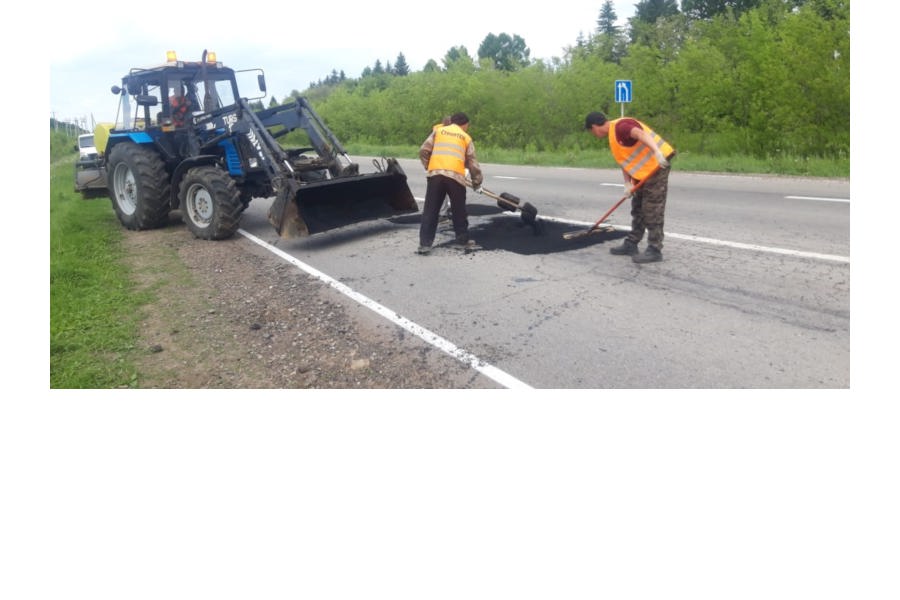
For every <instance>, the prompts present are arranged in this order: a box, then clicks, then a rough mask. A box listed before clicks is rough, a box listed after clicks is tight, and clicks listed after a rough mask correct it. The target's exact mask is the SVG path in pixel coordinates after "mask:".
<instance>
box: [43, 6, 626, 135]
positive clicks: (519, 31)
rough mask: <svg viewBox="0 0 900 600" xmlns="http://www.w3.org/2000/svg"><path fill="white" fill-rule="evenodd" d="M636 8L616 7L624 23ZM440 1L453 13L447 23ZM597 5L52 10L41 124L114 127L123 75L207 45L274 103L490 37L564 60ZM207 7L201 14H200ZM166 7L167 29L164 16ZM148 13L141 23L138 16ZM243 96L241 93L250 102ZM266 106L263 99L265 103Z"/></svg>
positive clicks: (193, 56)
mask: <svg viewBox="0 0 900 600" xmlns="http://www.w3.org/2000/svg"><path fill="white" fill-rule="evenodd" d="M636 2H637V0H626V1H617V2H615V3H614V6H615V9H616V14H617V16H618V17H619V22H620V24H621V25H625V24H626V19H627V18H628V17H630V16H632V15H633V14H634V5H635V4H636ZM438 5H441V6H446V7H447V9H448V10H450V11H452V12H451V14H448V15H447V16H444V15H442V14H441V13H440V9H439V8H438ZM602 5H603V0H564V1H563V2H559V3H557V4H553V3H549V4H536V5H533V6H534V7H533V8H525V7H524V5H523V4H521V3H520V4H515V3H510V2H499V1H492V0H487V1H481V2H476V1H472V0H459V1H457V2H454V3H449V4H445V3H436V4H434V7H432V4H431V3H428V2H422V1H421V0H420V1H418V2H411V1H409V0H394V1H389V2H372V1H367V2H359V1H358V0H353V1H351V2H343V3H342V2H334V3H325V2H316V3H302V2H296V1H294V2H283V1H282V0H275V1H269V2H260V3H247V4H243V3H232V2H227V3H208V4H200V3H185V4H184V8H183V9H180V8H179V3H173V2H170V3H162V4H159V5H156V6H151V5H146V4H128V3H125V4H123V3H121V2H111V1H110V0H96V1H93V2H91V3H87V4H86V3H68V4H65V5H60V6H59V7H54V9H53V10H54V14H55V15H56V17H55V19H54V21H55V22H57V23H59V24H60V25H57V27H60V29H59V31H57V32H55V33H54V35H52V39H53V40H54V42H53V43H54V44H55V47H53V48H51V49H50V56H49V62H50V102H49V107H48V108H49V112H50V115H49V116H55V117H56V118H58V119H61V120H77V119H87V120H88V121H90V119H91V117H92V116H93V118H94V119H95V120H96V121H113V120H114V119H115V115H116V112H115V111H116V107H117V104H116V97H115V96H113V95H112V94H111V93H110V91H109V88H110V87H111V86H112V85H115V84H119V83H120V82H121V78H122V76H123V75H125V74H126V73H127V72H128V69H130V68H131V67H149V66H155V65H158V64H162V63H163V62H165V54H166V50H175V51H176V52H177V53H178V56H179V58H181V59H184V60H199V59H200V56H201V54H202V52H203V50H204V49H209V50H213V51H215V52H216V54H217V56H218V59H219V61H221V62H222V63H224V64H225V65H226V66H229V67H232V68H235V69H250V68H256V67H259V68H262V69H263V70H264V71H265V73H266V81H267V83H268V91H269V96H274V97H275V98H276V99H278V100H281V99H282V98H284V97H285V96H287V95H288V94H290V92H291V91H292V90H301V91H302V90H304V89H306V88H307V87H308V85H309V84H310V82H313V81H319V80H320V79H324V78H326V77H327V76H328V75H330V73H331V71H332V69H335V70H337V71H338V72H340V71H341V70H343V71H344V73H345V74H346V75H347V76H348V77H359V76H360V74H361V73H362V71H363V69H365V68H366V67H367V66H374V64H375V61H376V59H379V60H381V63H382V65H384V64H386V63H387V62H390V63H391V64H394V62H396V58H397V55H398V54H400V53H401V52H402V53H403V55H404V57H405V58H406V62H407V63H408V64H409V67H410V69H412V70H413V71H418V70H421V69H422V67H424V66H425V63H427V62H428V60H429V59H434V60H436V61H437V62H438V64H441V59H442V58H443V57H444V55H445V54H446V52H447V50H449V49H450V48H452V47H454V46H465V47H466V48H467V49H468V51H469V54H471V55H472V56H475V55H476V54H477V52H478V46H479V45H480V44H481V42H482V40H483V39H484V38H485V36H487V35H488V34H490V33H493V34H495V35H499V34H501V33H506V34H509V35H511V36H512V35H518V36H520V37H521V38H522V39H524V40H525V44H526V45H527V46H528V48H529V49H530V50H531V58H544V59H550V58H552V57H554V56H559V57H561V56H562V55H563V48H565V47H566V46H571V45H573V44H574V43H575V42H576V40H577V39H578V35H579V34H581V33H583V34H588V33H590V32H592V31H593V30H594V28H595V27H596V21H597V17H598V16H599V14H600V8H601V7H602ZM205 6H209V8H205ZM166 10H171V14H172V19H171V21H170V22H169V23H168V24H166V22H165V19H162V18H161V16H162V15H163V14H164V12H165V11H166ZM142 14H143V15H144V16H146V17H148V19H147V20H146V21H141V20H139V15H142ZM248 95H249V94H248ZM265 102H266V103H268V98H267V99H266V101H265Z"/></svg>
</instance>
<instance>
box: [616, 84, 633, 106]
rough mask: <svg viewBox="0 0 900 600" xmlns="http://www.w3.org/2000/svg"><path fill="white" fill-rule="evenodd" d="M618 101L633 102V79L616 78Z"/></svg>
mask: <svg viewBox="0 0 900 600" xmlns="http://www.w3.org/2000/svg"><path fill="white" fill-rule="evenodd" d="M616 102H631V80H630V79H617V80H616Z"/></svg>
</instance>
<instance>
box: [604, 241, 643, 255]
mask: <svg viewBox="0 0 900 600" xmlns="http://www.w3.org/2000/svg"><path fill="white" fill-rule="evenodd" d="M609 253H610V254H627V255H629V256H634V255H636V254H637V253H638V247H637V243H636V242H632V241H631V240H629V239H628V238H625V240H624V241H623V242H622V245H620V246H615V247H613V248H610V249H609Z"/></svg>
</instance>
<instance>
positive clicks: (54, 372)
mask: <svg viewBox="0 0 900 600" xmlns="http://www.w3.org/2000/svg"><path fill="white" fill-rule="evenodd" d="M73 168H74V157H71V158H67V159H64V160H63V161H58V162H56V163H54V165H53V166H52V167H51V169H50V387H51V388H53V389H60V388H65V389H73V388H80V389H85V388H106V389H109V388H120V387H133V386H135V385H136V382H137V373H136V372H135V369H134V367H133V364H132V362H131V359H130V357H131V356H132V353H133V352H134V351H135V347H134V341H135V339H136V337H137V322H138V315H139V308H140V307H141V306H142V305H143V304H145V303H147V302H149V301H150V297H149V296H148V295H147V294H141V293H136V292H135V291H134V288H133V286H132V284H131V279H130V274H129V271H128V269H127V268H126V267H125V266H124V265H123V263H122V262H121V260H120V257H121V254H122V252H121V240H122V229H121V227H120V226H119V224H118V221H117V220H116V217H115V214H114V213H113V211H112V209H111V208H110V205H109V200H107V199H104V198H98V199H94V200H82V198H81V195H80V194H78V193H77V192H75V191H74V189H73Z"/></svg>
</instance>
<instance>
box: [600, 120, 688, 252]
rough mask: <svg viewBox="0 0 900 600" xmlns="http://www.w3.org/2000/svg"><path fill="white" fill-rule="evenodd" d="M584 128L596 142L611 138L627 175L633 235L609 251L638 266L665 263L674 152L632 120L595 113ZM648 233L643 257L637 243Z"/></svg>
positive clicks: (617, 157)
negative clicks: (638, 186)
mask: <svg viewBox="0 0 900 600" xmlns="http://www.w3.org/2000/svg"><path fill="white" fill-rule="evenodd" d="M584 128H585V129H586V130H589V131H590V132H591V133H592V134H593V135H594V136H595V137H597V138H604V137H607V138H609V148H610V150H611V151H612V155H613V158H614V159H615V160H616V162H617V163H619V166H620V167H622V172H623V173H624V175H625V193H626V194H630V195H631V231H630V232H629V233H628V236H627V237H626V238H625V240H624V241H623V242H622V245H621V246H616V247H614V248H610V249H609V251H610V252H611V253H612V254H620V255H622V254H624V255H628V256H631V260H633V261H634V262H636V263H648V262H657V261H660V260H662V247H663V237H664V234H663V225H664V223H665V214H666V196H667V195H668V193H669V170H670V169H669V161H670V160H671V159H672V157H673V156H675V149H674V148H673V147H672V146H671V145H670V144H669V143H668V142H667V141H666V140H664V139H663V138H662V137H661V136H660V135H659V134H657V133H656V132H654V131H653V130H652V129H650V127H648V126H647V125H646V124H644V123H642V122H640V121H638V120H637V119H632V118H629V117H624V118H621V119H613V120H612V121H609V120H607V118H606V115H604V114H603V113H602V112H592V113H588V115H587V116H586V117H585V119H584ZM641 182H643V183H642V185H641V187H640V189H637V190H635V186H637V185H638V184H639V183H641ZM645 231H646V233H647V248H646V249H645V250H644V252H643V254H640V253H639V252H638V242H640V241H641V239H642V238H643V237H644V232H645Z"/></svg>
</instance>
